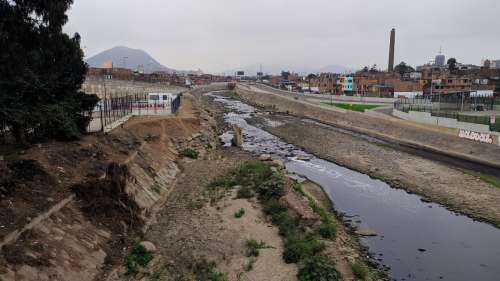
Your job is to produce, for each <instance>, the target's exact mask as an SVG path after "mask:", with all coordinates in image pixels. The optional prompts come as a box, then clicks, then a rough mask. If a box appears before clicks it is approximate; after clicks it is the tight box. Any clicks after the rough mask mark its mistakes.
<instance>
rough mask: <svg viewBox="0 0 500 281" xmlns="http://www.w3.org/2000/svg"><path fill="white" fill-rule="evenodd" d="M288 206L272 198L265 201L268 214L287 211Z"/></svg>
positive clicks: (265, 211)
mask: <svg viewBox="0 0 500 281" xmlns="http://www.w3.org/2000/svg"><path fill="white" fill-rule="evenodd" d="M286 211H287V208H286V207H285V206H283V204H281V203H280V202H279V201H278V200H276V199H271V200H268V201H266V202H264V213H265V214H266V215H268V216H272V215H275V214H279V213H282V212H286Z"/></svg>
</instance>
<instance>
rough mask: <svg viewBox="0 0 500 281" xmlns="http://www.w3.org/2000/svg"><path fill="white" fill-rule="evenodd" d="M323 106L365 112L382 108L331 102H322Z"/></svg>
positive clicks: (374, 105) (372, 105) (371, 105)
mask: <svg viewBox="0 0 500 281" xmlns="http://www.w3.org/2000/svg"><path fill="white" fill-rule="evenodd" d="M322 104H326V105H331V106H336V107H338V108H342V109H347V110H352V111H359V112H364V111H365V110H370V109H374V108H377V107H381V105H376V104H364V103H330V102H322Z"/></svg>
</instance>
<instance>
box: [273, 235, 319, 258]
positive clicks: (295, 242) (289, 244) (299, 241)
mask: <svg viewBox="0 0 500 281" xmlns="http://www.w3.org/2000/svg"><path fill="white" fill-rule="evenodd" d="M324 248H325V245H324V244H323V243H321V241H319V239H318V238H317V237H316V236H315V235H312V234H307V235H305V236H303V237H290V238H288V239H286V241H285V249H284V251H283V259H284V260H285V262H286V263H296V262H299V261H301V260H303V259H306V258H310V257H312V256H314V255H316V254H318V253H320V252H321V251H323V249H324Z"/></svg>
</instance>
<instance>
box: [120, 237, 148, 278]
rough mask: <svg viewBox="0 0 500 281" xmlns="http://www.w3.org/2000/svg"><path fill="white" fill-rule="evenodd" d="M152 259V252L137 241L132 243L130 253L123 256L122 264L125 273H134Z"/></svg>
mask: <svg viewBox="0 0 500 281" xmlns="http://www.w3.org/2000/svg"><path fill="white" fill-rule="evenodd" d="M152 259H153V254H152V253H151V252H149V251H148V250H146V248H144V246H142V245H140V244H139V243H138V242H136V243H135V244H134V246H133V247H132V250H131V251H130V253H129V254H128V255H127V256H126V257H125V260H124V266H125V269H126V272H125V274H126V275H135V274H137V273H139V268H140V267H145V266H147V265H148V264H149V262H150V261H151V260H152Z"/></svg>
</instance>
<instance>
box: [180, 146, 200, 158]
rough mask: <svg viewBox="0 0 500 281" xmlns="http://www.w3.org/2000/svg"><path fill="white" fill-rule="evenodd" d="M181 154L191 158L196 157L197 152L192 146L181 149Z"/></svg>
mask: <svg viewBox="0 0 500 281" xmlns="http://www.w3.org/2000/svg"><path fill="white" fill-rule="evenodd" d="M181 155H182V156H184V157H188V158H191V159H198V156H199V153H198V151H196V150H194V149H192V148H186V149H184V150H183V151H181Z"/></svg>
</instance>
